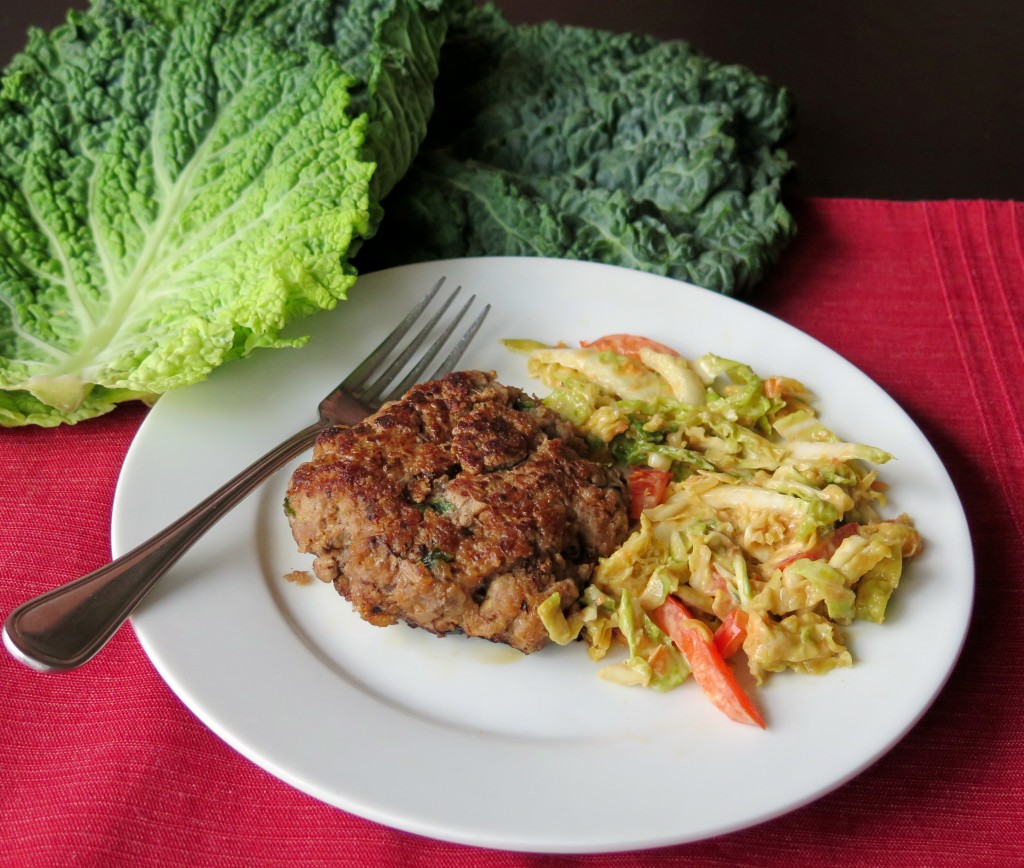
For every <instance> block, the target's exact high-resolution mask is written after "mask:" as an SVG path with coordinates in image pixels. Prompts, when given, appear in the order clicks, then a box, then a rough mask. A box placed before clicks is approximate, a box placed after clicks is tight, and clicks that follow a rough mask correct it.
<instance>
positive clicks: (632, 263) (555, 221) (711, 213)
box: [365, 7, 794, 294]
mask: <svg viewBox="0 0 1024 868" xmlns="http://www.w3.org/2000/svg"><path fill="white" fill-rule="evenodd" d="M792 118H793V107H792V102H791V99H790V95H789V93H788V92H787V91H786V90H785V89H782V88H779V87H776V86H774V85H773V84H771V83H770V82H768V81H767V80H765V79H764V78H761V77H758V76H756V75H754V74H753V73H751V72H750V71H749V70H747V69H745V68H743V67H740V66H727V65H723V64H720V63H717V62H715V61H713V60H711V59H709V58H707V57H705V56H703V55H701V54H699V53H698V52H696V51H694V50H693V49H692V48H691V47H690V46H689V45H687V44H685V43H683V42H680V41H660V40H658V39H656V38H654V37H649V36H641V35H617V34H611V33H606V32H601V31H595V30H590V29H586V28H580V27H566V26H559V25H557V24H553V23H547V24H542V25H537V26H512V25H510V24H509V23H507V22H506V21H505V20H504V19H503V18H502V17H501V16H500V14H499V13H498V12H497V11H495V10H494V9H493V8H488V7H483V8H476V9H474V10H472V11H471V12H469V13H468V14H466V15H465V16H463V17H462V18H461V19H460V20H459V21H458V22H457V23H456V24H455V25H454V26H453V27H452V29H451V31H450V33H449V37H448V40H447V41H446V43H445V46H444V49H443V51H442V63H441V76H440V79H439V82H438V97H437V109H436V112H435V115H434V117H433V119H432V120H431V126H430V132H429V135H428V138H427V141H426V143H425V144H424V147H423V148H422V149H421V151H420V153H419V155H418V156H417V158H416V160H415V161H414V162H413V167H412V169H411V170H410V172H409V174H408V175H407V176H406V178H405V179H404V180H403V181H402V183H401V184H400V185H399V186H398V187H397V188H396V190H395V191H394V194H393V196H392V198H391V199H390V200H389V202H388V203H387V205H388V218H387V220H386V221H385V223H384V226H383V227H382V232H381V234H380V235H379V236H378V237H377V238H376V239H375V240H374V241H373V242H372V243H371V244H369V245H367V247H366V249H365V255H366V256H367V258H368V259H369V260H371V261H372V262H373V263H374V264H375V265H393V264H398V263H400V262H407V261H416V260H427V259H432V258H438V257H455V256H473V255H526V256H555V257H568V258H574V259H584V260H592V261H597V262H605V263H611V264H615V265H622V266H628V267H631V268H637V269H640V270H643V271H649V272H654V273H657V274H665V275H669V276H672V277H675V278H679V279H683V280H687V281H691V282H693V283H696V284H698V285H700V286H704V287H707V288H710V289H714V290H718V291H720V292H723V293H727V294H741V293H743V292H745V291H747V290H749V289H750V288H751V287H752V286H753V284H754V283H755V282H756V281H757V280H758V279H759V278H760V277H761V276H762V275H763V273H764V272H765V270H766V269H767V268H768V267H769V266H770V265H771V264H772V262H773V261H774V260H775V259H776V257H777V255H778V253H779V251H780V250H781V248H782V247H783V246H784V245H785V243H786V242H787V241H788V240H789V239H790V237H791V236H792V234H793V232H794V226H793V221H792V219H791V216H790V214H789V212H788V211H787V210H786V208H785V207H784V205H783V204H782V197H781V182H782V178H783V176H784V175H785V174H786V172H787V171H788V170H789V168H790V162H789V160H788V158H787V156H786V154H785V153H784V151H783V150H781V148H780V143H782V142H783V141H784V140H785V138H786V137H787V136H788V135H789V133H790V130H791V124H792Z"/></svg>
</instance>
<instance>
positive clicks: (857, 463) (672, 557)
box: [504, 335, 921, 726]
mask: <svg viewBox="0 0 1024 868" xmlns="http://www.w3.org/2000/svg"><path fill="white" fill-rule="evenodd" d="M504 343H505V344H506V346H507V347H509V348H510V349H512V350H515V351H518V352H523V353H525V354H526V355H527V359H528V369H529V373H530V375H531V376H533V377H536V378H538V379H540V380H541V381H542V382H543V383H544V384H545V385H546V386H548V387H549V388H550V389H551V392H550V394H549V395H548V396H547V397H546V398H545V399H544V403H545V404H546V405H547V406H549V407H550V408H551V409H553V410H555V411H556V412H558V413H559V414H560V415H562V416H564V417H565V418H567V419H570V420H571V421H573V422H574V423H575V424H576V425H577V426H579V428H580V429H581V430H582V432H583V433H584V434H585V435H586V437H587V439H588V440H589V441H590V443H591V444H592V446H593V447H594V449H595V450H596V452H597V453H598V455H599V456H600V457H603V458H604V460H606V461H609V462H612V463H618V464H620V465H623V466H625V467H627V468H629V482H630V489H631V494H632V509H633V518H634V519H636V525H635V529H634V530H633V532H632V534H631V535H630V537H629V538H628V539H627V540H626V541H625V543H624V544H623V545H622V546H621V547H620V548H619V549H618V550H617V551H616V552H615V553H613V554H612V555H611V556H610V557H608V558H605V559H603V560H602V561H601V562H600V563H599V564H598V566H597V568H596V570H595V572H594V574H593V575H592V577H591V581H590V583H589V584H588V585H587V587H586V588H585V589H584V591H583V594H582V596H581V607H580V608H579V609H578V610H577V611H575V612H572V613H571V614H570V615H569V616H568V617H566V615H565V613H563V611H562V609H561V607H560V600H558V599H557V597H552V598H550V599H549V600H547V601H546V602H545V604H544V605H542V607H541V612H540V614H541V617H542V618H543V620H544V623H545V626H546V627H547V629H548V633H549V635H550V637H551V638H552V640H553V641H555V642H557V643H559V644H567V643H569V642H572V641H574V640H576V639H577V638H582V639H584V640H585V642H586V644H587V650H588V653H589V655H590V657H591V658H592V659H594V660H596V661H603V660H604V659H605V657H606V655H608V653H609V651H610V650H611V649H612V647H613V645H616V644H621V645H624V646H625V647H626V659H625V660H622V661H620V662H615V663H611V664H609V665H606V666H604V667H603V668H602V669H601V670H600V671H599V674H600V675H601V676H602V677H604V678H607V679H610V680H611V681H614V682H616V683H619V684H624V685H642V686H646V687H651V688H654V689H656V690H669V689H672V688H674V687H676V686H677V685H678V684H680V683H682V682H683V681H684V680H686V679H687V677H688V676H689V675H690V674H691V673H692V674H693V675H694V676H695V679H696V680H697V681H698V682H699V683H700V684H701V686H702V688H703V689H704V692H705V693H707V694H708V695H709V697H710V698H712V700H713V701H715V704H716V705H717V706H718V707H719V708H721V709H722V710H723V711H725V713H727V714H729V716H730V717H733V719H736V720H742V721H744V722H748V723H756V724H758V725H760V726H763V725H764V723H763V720H761V719H760V716H759V715H758V713H757V712H756V709H752V708H751V709H747V708H745V707H744V708H743V709H737V708H736V707H735V703H736V702H739V703H740V704H741V705H743V700H744V699H746V697H745V695H742V689H741V688H739V687H738V685H733V684H731V683H726V682H727V681H728V679H729V678H730V677H731V672H729V671H728V666H725V670H726V671H724V672H723V671H722V666H723V665H724V664H722V663H721V661H723V660H724V659H725V658H726V657H729V656H731V655H732V654H733V653H736V652H737V651H738V649H739V648H740V647H742V650H743V652H744V653H745V656H746V659H747V665H748V668H749V670H750V673H751V674H752V675H753V677H754V679H755V680H756V682H757V683H758V684H760V683H762V682H763V681H764V679H765V678H766V676H767V675H768V674H769V673H774V672H781V671H784V670H787V669H788V670H795V671H798V672H807V673H824V672H827V671H829V670H831V669H833V668H836V667H843V666H850V665H852V664H853V658H852V655H851V654H850V652H849V651H848V649H847V648H846V647H845V645H844V643H843V637H842V632H841V628H842V627H843V626H845V625H848V624H850V623H851V622H852V621H854V620H855V619H861V620H867V621H872V622H875V623H881V622H882V621H883V620H884V617H885V611H886V607H887V605H888V602H889V600H890V598H891V595H892V593H893V591H895V589H896V588H897V586H898V585H899V582H900V578H901V575H902V570H903V562H904V560H905V559H907V558H909V557H912V556H913V555H915V554H916V553H918V552H919V551H920V549H921V538H920V535H919V533H918V532H917V530H916V529H915V528H914V526H913V523H912V521H911V520H910V519H909V518H908V517H907V516H905V515H901V516H898V517H896V518H893V519H887V518H884V517H883V516H882V514H881V510H882V508H883V507H884V506H885V502H886V496H885V491H886V486H885V485H884V483H883V482H882V481H881V480H880V479H879V478H878V471H877V469H876V467H877V466H878V465H881V464H884V463H885V462H887V461H889V460H890V459H891V457H892V456H890V455H889V454H888V453H886V452H884V451H883V450H881V449H878V448H876V447H872V446H867V445H864V444H859V443H854V442H847V441H844V440H841V439H840V438H839V437H837V436H836V435H835V434H834V433H833V432H832V431H831V430H829V429H828V428H827V427H826V426H825V425H824V423H823V422H822V421H821V420H820V418H819V417H818V415H817V413H816V411H815V408H814V397H813V395H812V394H811V393H810V392H809V391H808V390H807V389H806V388H805V387H804V386H803V385H802V384H801V383H800V382H799V381H798V380H795V379H792V378H789V377H778V376H773V377H767V378H763V377H761V376H759V375H758V374H757V373H756V372H755V371H754V370H753V369H752V368H751V367H749V366H748V365H745V364H743V363H741V362H737V361H733V360H730V359H726V358H723V357H721V356H718V355H715V354H713V353H708V354H705V355H703V356H700V357H699V358H696V359H692V360H687V359H684V358H683V357H682V356H680V355H678V354H677V353H676V352H675V351H674V350H672V349H671V348H669V347H666V346H665V345H663V344H657V343H655V342H653V341H650V340H648V339H645V338H637V337H634V336H630V335H614V336H608V337H606V338H602V339H599V340H598V341H595V342H593V343H591V344H584V345H582V346H581V347H579V348H574V347H568V346H564V345H559V346H547V345H544V344H540V343H538V342H535V341H524V340H510V341H505V342H504ZM669 628H670V629H669ZM709 648H710V649H713V650H708V649H709ZM708 655H711V656H710V658H708ZM695 657H699V658H700V659H701V660H703V661H704V662H698V661H697V660H695ZM736 691H739V693H740V694H741V696H737V695H736Z"/></svg>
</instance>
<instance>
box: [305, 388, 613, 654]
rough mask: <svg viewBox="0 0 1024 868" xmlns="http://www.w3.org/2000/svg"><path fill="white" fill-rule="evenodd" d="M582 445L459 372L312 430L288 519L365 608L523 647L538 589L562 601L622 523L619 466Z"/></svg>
mask: <svg viewBox="0 0 1024 868" xmlns="http://www.w3.org/2000/svg"><path fill="white" fill-rule="evenodd" d="M587 454H588V451H587V446H586V443H585V442H584V440H583V439H582V438H581V437H580V436H579V434H578V433H577V431H576V429H575V428H574V427H573V426H572V425H571V424H570V423H568V422H566V421H564V420H562V419H561V418H559V417H558V416H557V415H555V414H554V413H552V412H551V411H550V410H548V409H547V408H546V407H544V406H543V404H541V403H540V402H539V401H537V400H536V399H534V398H531V397H529V396H528V395H526V394H524V393H523V392H522V391H521V390H519V389H516V388H513V387H510V386H503V385H501V384H500V383H498V382H497V381H496V380H495V377H494V374H490V373H482V372H479V371H460V372H457V373H454V374H449V375H448V376H447V377H444V378H443V379H440V380H436V381H433V382H430V383H424V384H422V385H419V386H415V387H414V388H412V389H411V390H410V391H409V392H408V393H407V394H406V395H405V396H404V397H403V398H402V399H401V400H399V401H395V402H393V403H391V404H388V405H386V406H384V407H383V408H382V409H381V410H379V411H378V412H377V413H375V414H374V415H373V416H371V417H370V418H369V419H367V420H366V421H365V422H363V423H361V424H359V425H356V426H355V427H352V428H331V429H328V430H327V431H325V432H324V433H323V434H321V436H320V438H319V440H318V442H317V444H316V447H315V449H314V452H313V459H312V460H311V461H309V462H307V463H305V464H302V465H301V466H300V467H299V468H298V469H297V470H296V471H295V473H294V474H293V476H292V479H291V483H290V485H289V488H288V498H287V507H288V508H287V512H288V514H289V520H290V521H291V527H292V534H293V535H294V537H295V541H296V542H297V543H298V546H299V550H300V551H303V552H308V553H310V554H313V555H315V561H314V564H313V571H314V573H315V574H316V575H317V576H318V577H319V578H320V579H322V580H323V581H327V582H333V583H334V586H335V587H336V588H337V589H338V592H339V593H341V594H342V595H343V596H344V597H346V598H347V599H348V600H350V601H351V602H352V604H353V606H354V608H355V609H356V611H358V612H359V614H360V615H361V616H362V617H363V618H365V619H366V620H367V621H370V622H372V623H374V624H378V625H386V624H393V623H395V622H396V621H398V620H402V621H405V622H407V623H408V624H411V625H413V626H416V627H422V628H424V629H426V630H430V631H432V632H434V633H437V634H439V635H444V634H446V633H451V632H456V631H461V632H464V633H466V634H468V635H470V636H480V637H483V638H485V639H490V640H492V641H495V642H504V643H507V644H509V645H511V646H513V647H514V648H518V649H519V650H520V651H523V652H526V653H530V652H532V651H536V650H537V649H538V648H540V647H541V646H543V645H544V644H545V642H546V641H547V633H546V631H545V629H544V626H543V624H541V621H540V617H539V616H538V614H537V607H538V606H539V605H540V603H542V602H543V601H544V600H545V599H547V598H548V596H550V594H551V593H552V592H553V591H558V593H559V594H560V595H561V599H562V606H563V608H564V609H565V610H566V611H569V610H570V609H572V608H574V606H575V605H576V604H577V600H578V597H579V594H580V591H581V589H582V587H583V586H584V584H585V583H586V580H587V578H588V577H589V576H590V573H591V571H592V569H593V567H594V565H595V563H596V561H597V558H598V557H604V556H607V555H609V554H611V553H612V552H613V551H614V550H615V549H616V548H617V547H618V546H619V545H620V544H621V543H622V541H623V540H624V539H625V537H626V534H627V531H628V518H627V514H626V513H627V504H626V494H625V490H626V487H625V483H624V480H623V478H622V476H621V474H619V473H618V472H617V471H615V470H613V469H611V468H609V467H606V466H603V465H601V464H599V463H596V462H594V461H592V460H590V459H589V458H588V457H586V456H587Z"/></svg>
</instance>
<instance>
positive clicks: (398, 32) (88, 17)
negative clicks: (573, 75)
mask: <svg viewBox="0 0 1024 868" xmlns="http://www.w3.org/2000/svg"><path fill="white" fill-rule="evenodd" d="M449 8H450V7H449V6H445V5H444V4H443V2H442V0H422V2H420V0H352V2H348V3H347V2H332V0H291V2H289V0H257V2H250V3H245V2H233V0H204V2H202V3H198V2H186V0H98V2H97V3H96V4H95V5H94V6H93V7H92V8H91V9H89V10H88V11H87V12H71V13H69V15H68V19H67V22H66V24H64V25H62V26H60V27H58V28H56V29H55V30H53V31H52V32H48V33H47V32H42V31H39V30H36V31H33V32H32V33H31V34H30V38H29V43H28V45H27V47H26V49H25V50H24V51H23V52H22V53H21V54H19V55H18V56H16V57H15V58H14V60H13V61H12V62H11V64H10V65H9V66H8V68H7V69H6V70H5V71H4V75H3V77H2V79H0V424H3V425H22V424H38V425H56V424H59V423H61V422H75V421H78V420H81V419H85V418H89V417H91V416H95V415H97V414H99V413H103V412H106V411H107V410H109V409H111V408H112V407H113V406H114V405H116V404H117V403H118V402H120V401H123V400H128V399H132V398H142V399H152V398H153V397H155V396H156V395H157V394H159V393H162V392H164V391H166V390H168V389H171V388H174V387H178V386H182V385H186V384H189V383H193V382H196V381H198V380H201V379H203V378H204V377H205V376H206V375H207V374H208V373H209V372H210V371H211V370H212V369H213V368H215V367H216V366H218V365H220V364H221V363H223V362H224V361H226V360H228V359H232V358H236V357H240V356H245V355H247V354H248V353H250V352H251V351H252V350H253V349H254V348H256V347H262V346H284V345H289V344H294V343H296V342H301V339H298V340H296V339H294V338H288V339H286V338H283V337H282V336H281V330H282V328H283V327H284V326H285V325H286V324H287V323H288V322H289V321H291V320H293V319H295V318H297V317H300V316H304V315H307V314H310V313H312V312H314V311H318V310H322V309H325V308H330V307H333V306H334V305H335V304H336V303H337V301H338V300H339V299H342V298H344V297H345V293H346V291H347V289H348V287H349V286H350V285H351V284H352V282H353V281H354V279H355V270H354V268H353V267H352V266H351V264H350V263H349V258H350V257H351V255H352V254H353V253H354V251H355V249H356V248H357V246H358V244H359V242H360V240H361V239H365V238H367V237H369V236H371V235H372V234H373V232H374V231H375V229H376V226H377V224H378V222H379V220H380V217H381V211H380V206H379V200H380V198H381V197H382V196H383V195H384V194H385V193H386V192H387V191H388V190H389V189H390V188H391V187H392V186H393V185H394V184H395V182H396V181H397V180H398V179H399V178H400V177H401V176H402V174H403V173H404V171H405V169H406V167H407V166H408V164H409V161H410V160H411V159H412V156H413V154H415V152H416V150H417V148H418V147H419V145H420V142H421V141H422V139H423V136H424V135H425V133H426V124H427V119H428V117H429V115H430V113H431V110H432V107H433V81H434V78H435V76H436V73H437V62H438V55H439V51H440V46H441V43H442V42H443V40H444V35H445V32H446V30H447V14H448V9H449Z"/></svg>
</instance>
